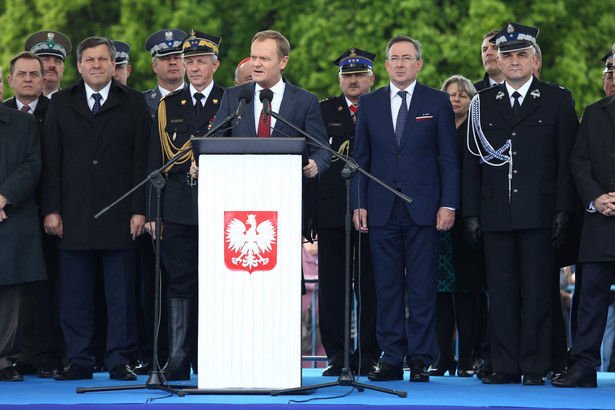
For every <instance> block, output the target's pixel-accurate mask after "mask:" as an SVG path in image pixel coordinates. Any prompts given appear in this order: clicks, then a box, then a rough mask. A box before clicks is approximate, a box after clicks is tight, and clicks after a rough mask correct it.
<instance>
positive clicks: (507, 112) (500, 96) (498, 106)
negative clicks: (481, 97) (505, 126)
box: [481, 85, 515, 124]
mask: <svg viewBox="0 0 615 410" xmlns="http://www.w3.org/2000/svg"><path fill="white" fill-rule="evenodd" d="M496 87H498V88H499V90H498V92H497V93H496V96H495V102H493V101H481V104H492V103H494V104H495V110H496V111H497V112H498V113H499V114H500V115H501V116H502V117H503V118H504V119H505V120H506V121H507V122H508V123H509V124H514V122H515V120H514V118H513V112H512V106H511V105H510V96H509V95H508V91H507V90H506V86H505V85H499V86H496Z"/></svg>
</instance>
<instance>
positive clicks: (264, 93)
mask: <svg viewBox="0 0 615 410" xmlns="http://www.w3.org/2000/svg"><path fill="white" fill-rule="evenodd" d="M260 99H261V102H262V103H263V122H264V123H265V124H267V116H268V115H269V104H271V100H273V91H271V90H270V89H269V88H264V89H262V90H261V92H260Z"/></svg>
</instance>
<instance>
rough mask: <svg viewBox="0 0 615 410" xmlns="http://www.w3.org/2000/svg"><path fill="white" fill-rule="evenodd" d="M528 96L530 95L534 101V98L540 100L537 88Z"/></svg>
mask: <svg viewBox="0 0 615 410" xmlns="http://www.w3.org/2000/svg"><path fill="white" fill-rule="evenodd" d="M530 95H531V96H532V97H533V98H534V99H536V98H540V90H539V89H538V88H537V89H535V90H532V91H531V92H530Z"/></svg>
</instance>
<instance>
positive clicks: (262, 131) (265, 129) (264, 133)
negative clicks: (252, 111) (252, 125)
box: [257, 104, 271, 138]
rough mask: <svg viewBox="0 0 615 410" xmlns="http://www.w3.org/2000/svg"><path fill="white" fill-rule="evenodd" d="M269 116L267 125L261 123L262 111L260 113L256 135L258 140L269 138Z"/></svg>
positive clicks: (269, 116)
mask: <svg viewBox="0 0 615 410" xmlns="http://www.w3.org/2000/svg"><path fill="white" fill-rule="evenodd" d="M269 110H270V111H271V104H269ZM270 127H271V115H268V116H267V123H265V122H264V121H263V111H261V116H260V119H259V121H258V132H257V135H258V137H259V138H263V137H269V136H270V133H271V128H270Z"/></svg>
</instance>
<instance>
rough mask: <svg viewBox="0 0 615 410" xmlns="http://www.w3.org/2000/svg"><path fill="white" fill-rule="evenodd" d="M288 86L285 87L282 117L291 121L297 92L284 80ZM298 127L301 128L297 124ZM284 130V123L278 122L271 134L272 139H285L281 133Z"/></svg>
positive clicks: (281, 106) (281, 110) (281, 108)
mask: <svg viewBox="0 0 615 410" xmlns="http://www.w3.org/2000/svg"><path fill="white" fill-rule="evenodd" d="M284 82H285V83H286V86H285V87H284V96H283V97H282V103H281V105H280V112H279V114H280V117H282V118H284V119H285V120H288V121H291V113H292V112H293V107H294V105H295V92H296V91H297V90H296V88H295V86H294V85H292V84H291V83H289V82H288V81H286V80H284ZM295 125H296V126H298V127H299V126H300V124H295ZM283 128H284V123H283V122H282V121H276V122H275V127H274V128H273V131H272V132H271V136H272V137H283V136H284V135H283V134H282V133H281V132H280V131H279V130H280V129H283Z"/></svg>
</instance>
